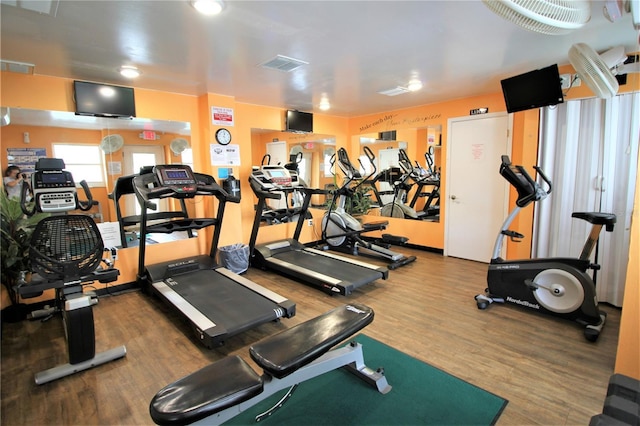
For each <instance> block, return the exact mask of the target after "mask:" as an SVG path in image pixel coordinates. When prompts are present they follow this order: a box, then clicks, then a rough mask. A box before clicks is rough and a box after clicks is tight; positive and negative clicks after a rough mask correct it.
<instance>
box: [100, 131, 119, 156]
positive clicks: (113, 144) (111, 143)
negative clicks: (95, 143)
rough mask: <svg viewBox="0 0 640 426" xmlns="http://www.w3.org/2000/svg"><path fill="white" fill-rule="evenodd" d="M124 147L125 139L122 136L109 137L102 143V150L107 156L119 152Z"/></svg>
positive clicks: (103, 139)
mask: <svg viewBox="0 0 640 426" xmlns="http://www.w3.org/2000/svg"><path fill="white" fill-rule="evenodd" d="M123 145H124V139H123V138H122V136H120V135H107V136H105V137H103V138H102V141H100V149H102V151H104V153H105V154H111V153H114V152H116V151H118V150H119V149H120V148H122V147H123Z"/></svg>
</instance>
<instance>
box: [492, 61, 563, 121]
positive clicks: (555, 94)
mask: <svg viewBox="0 0 640 426" xmlns="http://www.w3.org/2000/svg"><path fill="white" fill-rule="evenodd" d="M500 83H501V84H502V93H503V95H504V101H505V103H506V104H507V112H517V111H524V110H527V109H533V108H539V107H544V106H549V105H557V104H560V103H562V102H564V98H563V96H562V86H561V82H560V73H559V72H558V65H551V66H549V67H546V68H541V69H539V70H535V71H530V72H528V73H525V74H520V75H517V76H515V77H511V78H507V79H505V80H502V81H501V82H500Z"/></svg>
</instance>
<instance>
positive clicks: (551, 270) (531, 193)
mask: <svg viewBox="0 0 640 426" xmlns="http://www.w3.org/2000/svg"><path fill="white" fill-rule="evenodd" d="M534 169H535V170H536V171H537V172H538V175H539V176H540V178H541V179H542V180H543V181H544V183H545V184H546V186H547V189H546V190H545V189H544V188H543V187H542V186H541V185H540V184H538V183H537V182H536V181H534V180H533V179H532V178H531V176H530V175H529V173H527V171H526V169H525V168H524V167H522V166H518V165H513V164H511V161H510V160H509V157H508V156H506V155H503V156H502V164H501V165H500V174H501V175H502V176H503V177H504V178H505V179H506V180H507V181H508V182H509V183H510V184H511V185H512V186H513V187H514V188H515V189H516V190H517V192H518V199H517V200H516V206H515V207H514V208H513V210H512V211H511V213H510V214H509V216H508V217H507V219H506V220H505V221H504V223H503V225H502V228H501V229H500V233H499V235H498V238H497V239H496V243H495V246H494V249H493V255H492V259H491V263H490V265H489V271H488V273H487V283H488V288H487V289H486V290H485V293H484V294H478V295H476V296H475V300H476V303H477V305H478V309H486V308H487V307H488V306H489V305H490V304H491V303H493V302H498V303H510V304H513V305H516V306H519V307H521V308H525V309H529V310H533V311H537V312H540V313H544V314H549V315H554V316H558V317H561V318H566V319H569V320H574V321H576V322H578V323H579V324H581V325H583V326H585V329H584V336H585V338H586V339H587V340H589V341H591V342H595V341H596V340H597V339H598V337H599V335H600V331H601V330H602V327H603V326H604V323H605V319H606V313H605V312H603V311H601V310H599V309H598V301H597V297H596V290H595V284H594V282H593V279H592V278H591V276H589V275H588V274H587V271H588V270H589V269H592V270H598V269H599V268H600V266H599V265H597V264H592V263H591V262H590V260H589V259H590V257H591V253H592V251H593V249H594V248H595V246H596V244H597V242H598V238H599V235H600V232H601V230H602V227H603V226H604V227H605V229H606V230H607V231H608V232H612V231H613V228H614V225H615V223H616V216H615V215H614V214H611V213H599V212H574V213H573V214H572V215H571V216H572V217H575V218H577V219H583V220H586V221H587V222H589V223H591V224H592V227H591V232H590V234H589V236H588V238H587V241H586V242H585V244H584V247H583V249H582V253H581V254H580V257H579V258H541V259H524V260H504V259H502V258H500V252H501V249H502V243H503V240H504V238H505V237H509V238H510V239H511V240H512V241H515V242H518V240H520V239H522V238H524V235H522V234H520V233H518V232H516V231H512V230H509V226H510V225H511V223H512V222H513V220H514V219H515V217H516V216H517V215H518V213H519V212H520V210H521V209H522V208H524V207H526V206H528V205H529V204H531V203H534V202H537V201H540V200H542V199H544V198H546V197H547V196H548V195H549V194H550V193H551V190H552V184H551V181H550V180H549V178H547V176H545V174H544V172H543V171H542V170H541V169H540V167H538V166H534Z"/></svg>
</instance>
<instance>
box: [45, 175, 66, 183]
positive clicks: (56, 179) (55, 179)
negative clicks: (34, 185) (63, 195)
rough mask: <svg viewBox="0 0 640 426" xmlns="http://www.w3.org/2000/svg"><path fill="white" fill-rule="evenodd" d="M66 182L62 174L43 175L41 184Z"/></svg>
mask: <svg viewBox="0 0 640 426" xmlns="http://www.w3.org/2000/svg"><path fill="white" fill-rule="evenodd" d="M66 181H67V178H66V176H65V175H64V173H43V174H42V183H65V182H66Z"/></svg>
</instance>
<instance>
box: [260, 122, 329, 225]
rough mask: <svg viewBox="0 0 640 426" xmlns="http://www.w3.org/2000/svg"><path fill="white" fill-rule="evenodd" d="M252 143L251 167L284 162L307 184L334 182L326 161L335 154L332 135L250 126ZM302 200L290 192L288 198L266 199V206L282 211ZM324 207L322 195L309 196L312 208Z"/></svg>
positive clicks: (325, 186)
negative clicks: (267, 200) (253, 127)
mask: <svg viewBox="0 0 640 426" xmlns="http://www.w3.org/2000/svg"><path fill="white" fill-rule="evenodd" d="M251 146H252V147H253V149H252V153H253V154H252V165H253V166H254V167H256V166H262V165H277V164H279V165H283V166H284V165H287V167H288V168H294V169H295V170H297V172H298V175H299V177H300V179H302V181H303V182H304V184H305V185H307V186H309V187H312V188H328V187H330V186H331V185H334V176H333V173H332V172H331V167H330V162H329V160H330V158H331V156H332V155H333V154H334V153H335V146H336V138H335V136H332V135H322V134H317V133H292V132H282V131H276V130H269V129H252V130H251ZM301 202H302V199H301V197H296V196H295V194H293V195H292V196H291V197H289V199H287V200H285V199H281V200H269V208H270V209H271V210H277V211H283V209H287V208H289V209H291V207H297V204H300V203H301ZM325 206H326V197H325V196H322V195H314V196H313V198H312V199H311V207H313V208H325ZM285 213H286V212H285ZM285 218H286V216H285ZM293 219H294V220H297V216H294V217H293ZM285 221H287V220H285ZM277 223H281V221H278V220H276V221H267V220H264V221H263V224H277Z"/></svg>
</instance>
